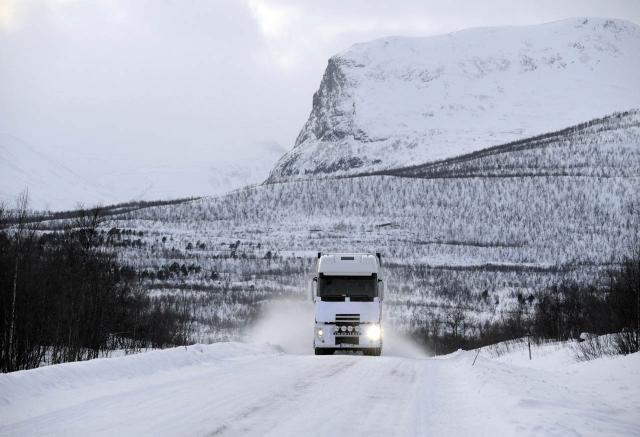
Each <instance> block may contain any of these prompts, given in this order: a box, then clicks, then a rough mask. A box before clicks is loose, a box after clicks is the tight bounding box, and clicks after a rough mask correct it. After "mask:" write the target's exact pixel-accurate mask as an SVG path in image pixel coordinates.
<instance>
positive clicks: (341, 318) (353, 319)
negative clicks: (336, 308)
mask: <svg viewBox="0 0 640 437" xmlns="http://www.w3.org/2000/svg"><path fill="white" fill-rule="evenodd" d="M340 322H342V323H360V314H336V323H340Z"/></svg>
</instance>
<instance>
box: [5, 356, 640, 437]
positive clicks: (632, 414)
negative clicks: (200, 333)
mask: <svg viewBox="0 0 640 437" xmlns="http://www.w3.org/2000/svg"><path fill="white" fill-rule="evenodd" d="M538 351H539V349H538V348H535V349H534V351H533V357H534V360H533V361H531V362H529V361H525V360H518V359H514V360H510V359H509V357H508V356H505V355H503V356H501V357H499V358H498V359H495V358H492V357H491V355H490V354H489V353H486V352H484V351H483V352H481V353H480V355H479V357H478V358H477V361H476V362H475V365H473V362H474V358H475V352H474V351H470V352H462V351H459V352H457V353H453V354H451V355H447V356H442V357H438V358H409V357H406V356H401V355H400V356H383V357H379V358H371V357H364V356H350V355H336V356H328V357H316V356H311V355H294V354H289V353H285V352H282V351H279V350H278V349H277V348H275V347H270V346H265V345H254V344H240V343H218V344H215V345H194V346H189V347H187V348H176V349H169V350H164V351H154V352H148V353H144V354H139V355H134V356H128V357H121V358H111V359H109V358H107V359H97V360H92V361H88V362H77V363H67V364H60V365H55V366H50V367H45V368H40V369H35V370H27V371H20V372H15V373H10V374H3V375H0V435H2V436H4V435H6V436H10V435H11V436H13V435H30V436H39V435H46V436H76V435H77V436H89V435H91V436H92V435H108V436H112V435H119V436H130V435H131V436H140V435H149V436H162V435H167V436H177V435H184V436H213V435H216V436H218V435H219V436H226V435H229V436H236V435H247V436H253V435H256V436H265V435H273V436H289V435H291V436H293V435H316V436H325V435H326V436H334V435H349V436H360V435H362V436H414V435H415V436H418V435H420V436H422V435H432V436H469V435H501V436H511V435H540V436H548V435H558V436H559V435H607V436H613V435H616V436H617V435H619V436H633V435H638V434H640V393H639V391H638V388H639V387H640V355H639V354H637V353H636V354H633V355H630V356H626V357H616V358H601V359H597V360H594V361H590V362H584V363H576V362H575V360H572V359H571V348H569V347H567V346H566V345H564V346H563V345H562V344H560V345H556V350H555V351H554V352H553V353H550V352H549V351H548V350H546V349H544V348H542V349H541V351H542V352H543V353H544V363H545V365H544V366H538V365H537V364H536V363H537V361H536V360H537V356H538ZM511 361H514V362H515V363H514V362H511ZM529 363H531V364H529ZM554 363H555V364H554Z"/></svg>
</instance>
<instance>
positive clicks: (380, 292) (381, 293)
mask: <svg viewBox="0 0 640 437" xmlns="http://www.w3.org/2000/svg"><path fill="white" fill-rule="evenodd" d="M378 296H380V300H384V281H383V280H382V279H378Z"/></svg>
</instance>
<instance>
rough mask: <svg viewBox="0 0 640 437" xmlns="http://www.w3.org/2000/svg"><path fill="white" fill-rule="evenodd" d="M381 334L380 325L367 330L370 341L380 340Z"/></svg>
mask: <svg viewBox="0 0 640 437" xmlns="http://www.w3.org/2000/svg"><path fill="white" fill-rule="evenodd" d="M380 334H381V331H380V326H379V325H371V326H369V327H368V328H367V337H369V340H373V341H377V340H380Z"/></svg>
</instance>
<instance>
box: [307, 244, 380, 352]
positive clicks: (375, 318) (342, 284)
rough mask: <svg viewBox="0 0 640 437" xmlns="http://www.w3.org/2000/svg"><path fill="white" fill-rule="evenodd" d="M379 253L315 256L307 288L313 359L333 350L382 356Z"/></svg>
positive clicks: (319, 254)
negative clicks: (312, 322) (311, 308)
mask: <svg viewBox="0 0 640 437" xmlns="http://www.w3.org/2000/svg"><path fill="white" fill-rule="evenodd" d="M381 266H382V261H381V256H380V254H379V253H376V254H371V253H328V254H323V253H318V267H317V271H316V276H315V277H314V278H313V279H312V281H311V284H310V286H309V295H310V298H311V299H312V300H313V303H314V306H315V311H314V312H315V328H314V336H313V348H314V351H315V354H316V355H330V354H333V353H334V352H335V351H336V350H349V351H362V352H363V354H364V355H375V356H379V355H380V354H381V352H382V334H383V332H382V325H381V321H382V301H383V299H384V282H383V279H382V274H381Z"/></svg>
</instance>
